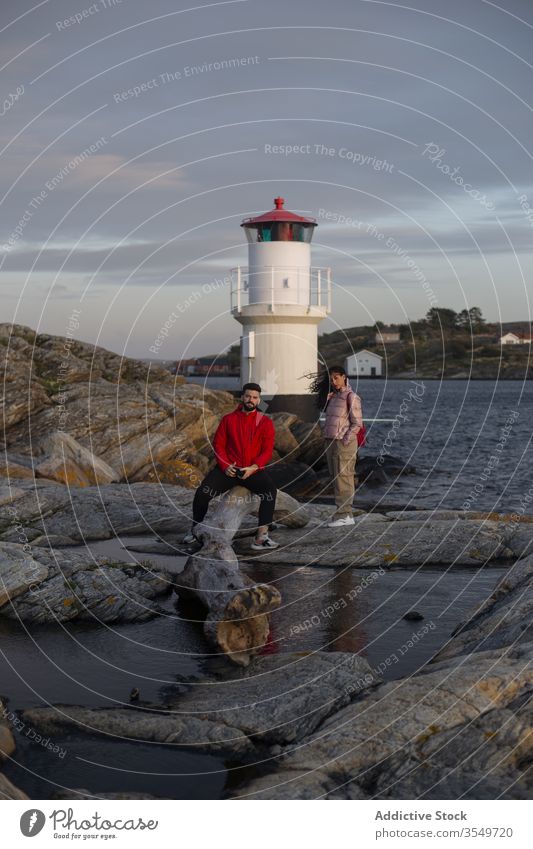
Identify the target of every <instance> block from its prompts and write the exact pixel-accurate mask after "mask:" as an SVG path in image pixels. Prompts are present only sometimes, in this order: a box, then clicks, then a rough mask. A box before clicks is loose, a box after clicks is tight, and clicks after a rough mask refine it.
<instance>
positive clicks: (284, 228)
mask: <svg viewBox="0 0 533 849" xmlns="http://www.w3.org/2000/svg"><path fill="white" fill-rule="evenodd" d="M244 229H245V231H246V238H247V240H248V242H307V243H308V244H309V242H310V241H311V239H312V238H313V230H314V224H306V223H301V222H300V221H265V222H262V223H257V224H246V225H245V226H244Z"/></svg>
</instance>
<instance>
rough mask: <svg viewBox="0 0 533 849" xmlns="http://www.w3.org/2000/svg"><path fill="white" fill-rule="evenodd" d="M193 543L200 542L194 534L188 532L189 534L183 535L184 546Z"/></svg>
mask: <svg viewBox="0 0 533 849" xmlns="http://www.w3.org/2000/svg"><path fill="white" fill-rule="evenodd" d="M193 542H200V540H199V539H198V537H196V536H195V535H194V532H193V531H192V530H190V531H189V533H188V534H185V536H184V537H183V539H182V543H183V544H184V545H190V544H191V543H193Z"/></svg>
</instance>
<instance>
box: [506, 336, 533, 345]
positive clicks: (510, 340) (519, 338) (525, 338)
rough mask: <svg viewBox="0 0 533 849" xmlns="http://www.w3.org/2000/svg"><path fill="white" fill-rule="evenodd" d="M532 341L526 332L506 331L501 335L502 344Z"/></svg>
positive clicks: (524, 343) (520, 343)
mask: <svg viewBox="0 0 533 849" xmlns="http://www.w3.org/2000/svg"><path fill="white" fill-rule="evenodd" d="M531 341H532V340H531V338H530V337H528V336H526V335H525V334H524V333H505V334H504V335H503V336H500V345H527V344H528V342H531Z"/></svg>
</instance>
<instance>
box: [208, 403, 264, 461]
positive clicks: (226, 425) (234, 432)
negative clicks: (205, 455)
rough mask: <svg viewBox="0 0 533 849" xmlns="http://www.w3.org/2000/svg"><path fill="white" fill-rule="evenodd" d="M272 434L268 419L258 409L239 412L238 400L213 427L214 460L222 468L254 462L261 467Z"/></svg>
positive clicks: (240, 410) (240, 405)
mask: <svg viewBox="0 0 533 849" xmlns="http://www.w3.org/2000/svg"><path fill="white" fill-rule="evenodd" d="M274 436H275V433H274V423H273V421H272V419H269V417H268V416H265V414H264V413H262V412H261V411H260V410H255V411H254V412H253V413H248V414H246V413H243V412H242V404H239V406H238V407H237V409H236V410H234V411H233V412H232V413H228V414H227V415H226V416H223V417H222V419H221V421H220V424H219V426H218V427H217V431H216V433H215V437H214V439H213V448H214V449H215V455H216V458H217V463H218V465H219V466H220V468H221V469H222V471H223V472H225V471H226V469H227V468H228V466H231V465H233V464H234V465H235V466H238V467H239V468H243V467H244V466H252V465H253V464H254V463H255V464H257V466H259V468H260V469H263V468H264V467H265V466H266V464H267V463H268V462H269V461H270V460H271V458H272V451H273V450H274Z"/></svg>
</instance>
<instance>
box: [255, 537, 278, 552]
mask: <svg viewBox="0 0 533 849" xmlns="http://www.w3.org/2000/svg"><path fill="white" fill-rule="evenodd" d="M252 548H255V550H256V551H263V550H264V549H269V548H279V542H275V541H274V540H273V539H270V537H263V539H261V541H260V542H258V541H257V540H254V541H253V543H252Z"/></svg>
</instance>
